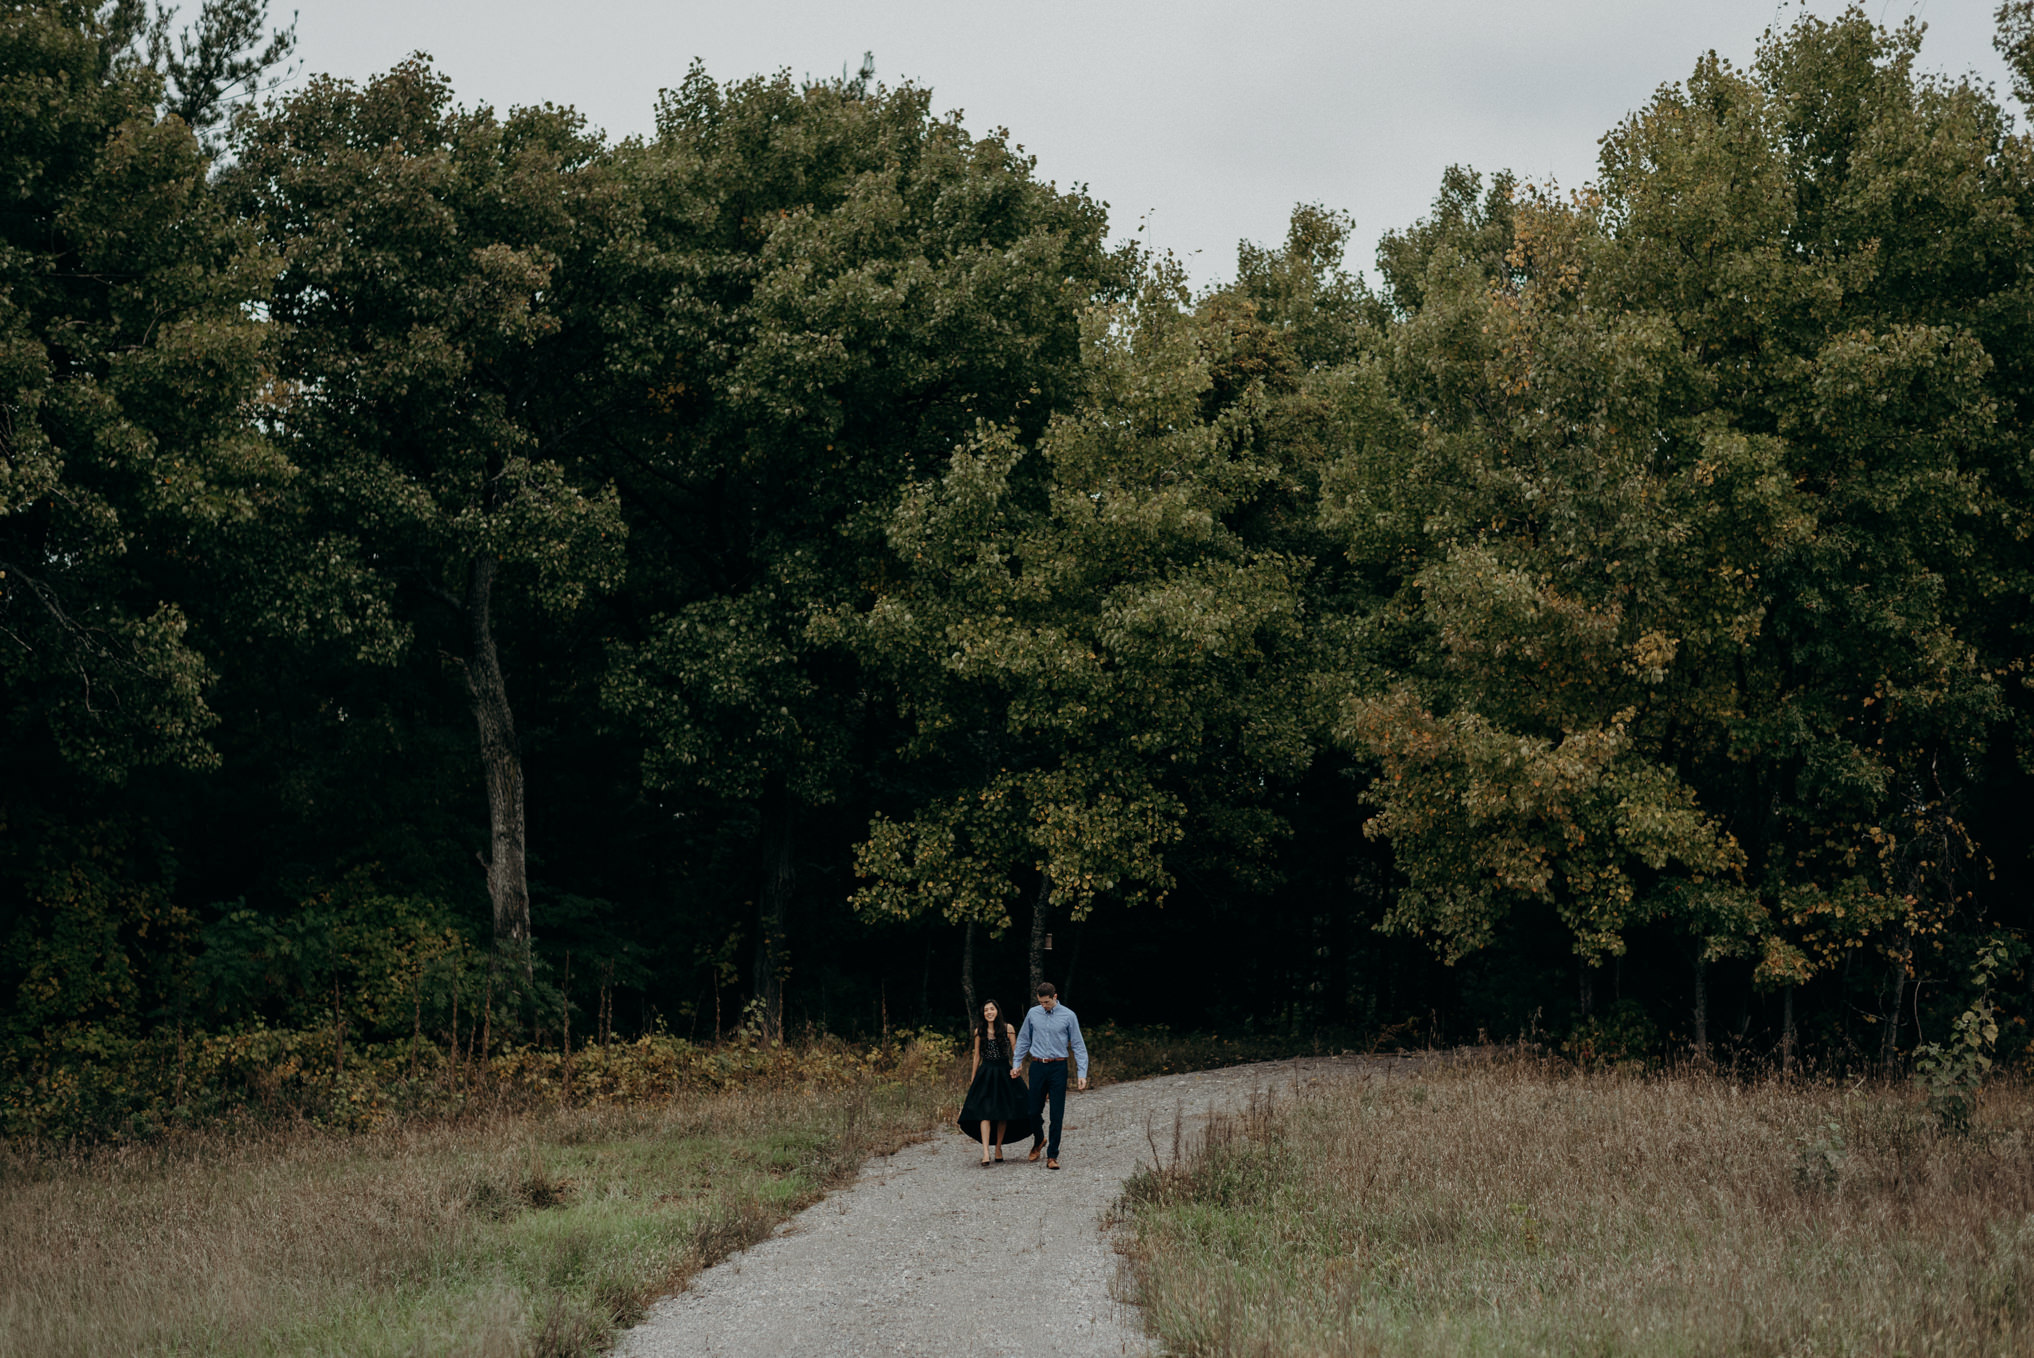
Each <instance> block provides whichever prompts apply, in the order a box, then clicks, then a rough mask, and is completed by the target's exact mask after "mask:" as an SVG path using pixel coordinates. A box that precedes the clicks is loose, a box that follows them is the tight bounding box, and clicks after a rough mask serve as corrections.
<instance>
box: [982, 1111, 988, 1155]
mask: <svg viewBox="0 0 2034 1358" xmlns="http://www.w3.org/2000/svg"><path fill="white" fill-rule="evenodd" d="M982 1163H983V1164H985V1165H986V1164H988V1163H989V1120H988V1119H987V1118H983V1119H982Z"/></svg>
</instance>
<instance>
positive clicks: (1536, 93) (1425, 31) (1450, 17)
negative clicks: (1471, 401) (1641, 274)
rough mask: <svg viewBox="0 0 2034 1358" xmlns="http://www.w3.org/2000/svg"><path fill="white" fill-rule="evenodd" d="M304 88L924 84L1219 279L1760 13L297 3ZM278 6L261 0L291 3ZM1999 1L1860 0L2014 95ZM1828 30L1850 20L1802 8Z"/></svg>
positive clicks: (652, 93)
mask: <svg viewBox="0 0 2034 1358" xmlns="http://www.w3.org/2000/svg"><path fill="white" fill-rule="evenodd" d="M298 3H300V4H301V6H302V8H301V12H300V18H299V27H298V32H299V35H300V38H301V50H300V56H301V58H302V60H303V63H304V67H305V69H306V70H309V71H324V72H330V73H333V74H336V75H342V76H348V77H352V78H356V79H357V78H361V77H365V76H368V75H371V74H373V73H374V72H376V71H379V70H383V69H386V68H387V67H388V66H390V65H392V64H394V63H395V62H396V61H398V60H400V59H401V58H402V57H403V56H405V55H406V54H408V53H410V52H413V51H425V52H428V53H430V54H431V56H432V57H433V58H434V59H435V60H436V62H437V64H438V66H439V68H440V69H441V70H443V71H444V72H445V73H446V74H447V75H448V76H449V77H450V78H451V79H452V82H453V84H454V87H455V88H456V89H457V90H458V91H459V95H460V98H461V100H462V101H463V102H468V103H480V102H485V103H491V104H494V105H496V106H498V107H503V108H506V107H507V106H510V105H514V104H527V103H538V102H542V101H546V100H549V101H551V102H555V103H564V104H571V105H573V106H575V107H577V108H578V109H580V110H581V111H583V112H584V113H585V114H586V115H587V116H588V118H589V119H590V120H591V121H592V122H593V123H594V124H595V125H596V126H599V127H602V128H604V129H606V131H607V132H608V133H609V134H610V135H614V136H620V135H624V134H627V133H642V132H647V131H649V130H650V128H651V125H652V109H653V106H654V103H655V100H656V97H657V92H658V91H659V90H660V89H663V88H665V87H667V86H671V85H675V84H677V83H678V81H679V79H680V78H681V77H682V76H683V75H684V73H685V69H686V66H687V65H688V64H689V63H690V62H691V60H692V59H693V58H694V57H698V58H700V59H701V60H703V61H704V62H705V63H706V68H707V70H708V71H709V72H711V73H712V75H713V76H714V77H715V78H717V79H720V80H728V79H732V78H738V77H741V76H746V75H751V74H755V73H758V72H770V71H775V70H778V69H782V68H789V69H790V70H791V71H792V72H793V73H794V74H797V75H801V76H802V75H806V74H811V75H814V76H822V75H837V74H839V73H840V70H841V68H842V66H843V65H844V64H845V65H847V66H849V67H852V66H854V65H857V64H859V62H860V58H861V55H862V53H863V52H864V51H865V50H867V51H873V52H874V53H875V59H876V70H877V75H878V78H879V79H881V80H884V81H886V82H890V83H896V82H898V81H900V80H904V79H909V80H912V81H914V82H916V83H918V84H921V85H929V86H931V88H932V91H933V101H934V103H935V105H936V106H937V107H938V108H939V109H941V110H945V109H952V108H959V109H962V110H965V113H966V121H967V124H968V126H969V127H970V128H971V129H973V130H975V131H977V132H981V131H986V130H987V129H989V128H992V127H997V126H1002V127H1007V128H1009V129H1010V131H1011V133H1012V134H1013V136H1014V137H1015V139H1016V140H1017V141H1018V142H1021V143H1022V144H1023V145H1024V146H1025V147H1026V148H1027V149H1028V150H1030V151H1031V152H1032V153H1033V154H1035V155H1036V156H1037V157H1038V165H1039V172H1040V173H1041V174H1042V175H1043V176H1045V177H1047V178H1049V179H1053V180H1055V181H1057V182H1058V183H1060V184H1061V185H1063V186H1064V185H1070V184H1076V183H1084V184H1086V185H1087V186H1088V188H1089V191H1090V192H1092V193H1093V194H1094V195H1095V196H1096V197H1098V198H1100V199H1102V200H1104V201H1106V202H1107V203H1108V204H1109V207H1110V220H1111V222H1112V223H1114V225H1115V228H1116V230H1117V231H1118V232H1119V233H1122V232H1128V231H1134V230H1136V229H1137V226H1138V223H1139V221H1140V220H1142V221H1144V222H1145V223H1146V224H1147V225H1146V238H1147V240H1149V241H1150V242H1151V243H1153V244H1154V245H1156V246H1158V247H1161V248H1167V249H1171V250H1172V251H1174V252H1175V253H1177V254H1179V255H1181V256H1182V257H1184V258H1186V259H1187V260H1188V262H1189V264H1190V267H1191V268H1192V271H1193V273H1194V276H1195V277H1196V278H1197V279H1198V280H1200V281H1201V282H1203V283H1206V282H1212V281H1215V280H1216V279H1218V278H1222V277H1226V276H1227V275H1228V274H1229V273H1230V271H1231V270H1232V269H1233V267H1234V262H1235V249H1236V242H1237V241H1238V240H1239V239H1243V238H1248V239H1252V240H1259V241H1273V240H1278V239H1281V238H1282V237H1283V235H1284V231H1285V219H1286V215H1287V213H1288V212H1289V211H1290V210H1291V208H1292V205H1293V204H1294V203H1297V202H1321V203H1326V204H1328V205H1330V206H1332V207H1339V208H1342V209H1345V210H1346V211H1348V212H1350V213H1352V214H1354V216H1355V218H1356V223H1357V243H1356V244H1355V246H1354V247H1353V248H1352V249H1351V251H1350V258H1349V264H1350V265H1351V266H1352V267H1359V268H1360V267H1365V266H1368V265H1369V263H1370V260H1371V256H1372V253H1373V248H1374V242H1375V240H1376V237H1377V235H1378V234H1379V233H1380V232H1382V231H1384V230H1387V229H1390V228H1392V227H1397V226H1403V225H1405V224H1407V223H1409V222H1411V221H1413V220H1414V219H1415V218H1417V217H1418V216H1420V215H1421V213H1422V212H1424V211H1425V209H1426V206H1427V204H1428V202H1429V201H1430V200H1431V198H1432V195H1433V191H1434V187H1435V185H1436V184H1437V183H1438V182H1439V179H1440V175H1441V171H1442V170H1443V168H1445V167H1446V166H1447V165H1449V164H1451V163H1458V162H1459V163H1464V164H1469V165H1473V166H1475V167H1476V168H1478V169H1482V170H1491V169H1498V168H1510V169H1513V170H1516V171H1518V172H1520V173H1521V174H1523V175H1526V176H1528V177H1530V178H1535V179H1546V178H1552V179H1555V180H1557V181H1558V182H1559V183H1560V184H1561V185H1563V186H1564V187H1572V186H1576V185H1580V184H1582V183H1584V182H1586V181H1587V180H1589V178H1590V177H1591V175H1592V173H1593V170H1594V166H1595V158H1596V140H1597V138H1598V137H1600V136H1601V135H1602V134H1603V133H1604V132H1605V131H1606V130H1608V129H1609V128H1610V127H1611V126H1613V125H1614V124H1615V123H1616V122H1617V121H1618V119H1620V118H1621V117H1622V116H1624V114H1626V113H1627V112H1629V111H1630V110H1632V109H1634V108H1636V107H1637V106H1639V105H1640V104H1641V103H1643V102H1644V101H1645V99H1646V97H1647V96H1648V95H1649V94H1650V93H1651V92H1652V90H1653V89H1654V88H1656V87H1657V86H1659V85H1660V84H1662V83H1663V82H1668V81H1676V80H1679V79H1681V78H1682V77H1684V76H1685V75H1686V74H1687V73H1688V72H1689V70H1690V69H1691V68H1692V67H1693V65H1694V63H1695V61H1696V59H1697V57H1698V56H1700V54H1701V53H1702V52H1704V51H1706V50H1708V49H1710V48H1714V49H1716V50H1717V51H1718V52H1720V53H1722V54H1723V55H1724V56H1726V57H1728V58H1730V59H1732V60H1733V61H1736V62H1738V63H1740V64H1742V63H1744V62H1746V61H1748V60H1749V59H1750V57H1751V56H1752V53H1753V51H1754V50H1755V48H1756V46H1757V43H1758V38H1759V34H1760V32H1761V31H1762V30H1764V29H1765V28H1766V27H1767V26H1768V25H1769V24H1772V23H1774V22H1776V21H1777V22H1781V23H1785V22H1786V21H1787V20H1788V19H1789V18H1790V16H1792V15H1793V14H1795V13H1798V12H1799V9H1800V8H1801V7H1800V6H1799V5H1796V4H1781V5H1779V6H1775V5H1774V4H1773V0H1693V2H1692V3H1691V0H1339V3H1338V2H1337V0H1255V3H1250V4H1241V3H1235V0H1229V2H1228V3H1210V2H1208V0H1163V2H1160V0H1082V2H1081V3H1073V2H1072V0H1029V2H1028V3H1017V2H1016V0H1005V2H1004V3H999V4H983V3H976V0H864V2H863V3H841V0H746V2H744V0H712V2H711V3H706V2H703V0H663V2H662V3H657V2H656V0H573V2H572V3H564V0H298ZM286 4H287V0H275V4H274V6H273V7H274V8H275V9H276V10H283V9H284V8H285V6H286ZM1994 7H1995V5H1994V0H1869V3H1867V4H1866V6H1865V8H1866V11H1867V13H1869V14H1871V15H1872V16H1873V17H1874V18H1883V20H1884V21H1885V22H1887V23H1897V22H1899V21H1900V20H1901V19H1903V18H1905V17H1906V16H1908V15H1910V14H1912V15H1916V16H1918V17H1919V18H1920V19H1922V20H1923V21H1924V22H1926V23H1927V25H1928V38H1927V41H1926V43H1925V45H1924V46H1923V48H1922V63H1923V65H1924V66H1926V67H1929V68H1932V69H1935V70H1938V71H1948V72H1955V73H1963V72H1969V71H1975V72H1976V73H1977V74H1978V75H1979V76H1980V78H1982V79H1985V80H1988V81H1991V82H1993V83H1994V84H1996V85H1997V86H1998V87H1999V89H2000V92H2001V95H2002V97H2005V91H2006V89H2007V80H2006V76H2005V69H2004V65H2003V63H2001V62H2000V61H1999V59H1998V57H1997V56H1996V54H1994V53H1993V51H1992V49H1991V35H1992V19H1991V15H1992V11H1993V9H1994ZM1806 8H1807V9H1809V10H1811V11H1813V12H1816V13H1820V14H1825V15H1827V14H1833V13H1836V12H1838V11H1839V10H1840V9H1841V8H1842V6H1841V4H1832V3H1809V4H1807V5H1806Z"/></svg>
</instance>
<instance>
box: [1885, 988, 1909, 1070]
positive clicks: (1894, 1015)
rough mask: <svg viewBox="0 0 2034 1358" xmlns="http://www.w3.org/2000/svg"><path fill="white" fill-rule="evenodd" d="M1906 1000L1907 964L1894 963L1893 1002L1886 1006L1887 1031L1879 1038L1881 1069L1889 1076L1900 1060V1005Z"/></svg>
mask: <svg viewBox="0 0 2034 1358" xmlns="http://www.w3.org/2000/svg"><path fill="white" fill-rule="evenodd" d="M1906 998H1907V964H1906V963H1905V962H1904V961H1899V962H1895V963H1893V1002H1892V1003H1891V1004H1889V1005H1887V1006H1886V1025H1885V1031H1884V1033H1883V1034H1882V1035H1881V1036H1880V1038H1879V1068H1880V1069H1881V1070H1883V1071H1884V1072H1885V1073H1886V1074H1888V1075H1891V1074H1892V1073H1893V1063H1894V1062H1896V1061H1898V1060H1899V1059H1900V1003H1901V1001H1903V1000H1905V999H1906Z"/></svg>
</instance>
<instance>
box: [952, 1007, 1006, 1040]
mask: <svg viewBox="0 0 2034 1358" xmlns="http://www.w3.org/2000/svg"><path fill="white" fill-rule="evenodd" d="M992 1004H996V1002H995V1001H994V1000H983V1001H982V1002H981V1003H980V1004H979V1005H977V1006H975V1039H976V1041H979V1042H987V1041H990V1040H992V1039H994V1038H996V1037H998V1036H1000V1034H998V1033H994V1032H991V1031H990V1029H989V1021H988V1020H987V1019H985V1018H983V1017H982V1010H984V1009H987V1008H988V1007H989V1006H990V1005H992ZM1007 1022H1009V1020H1008V1019H1005V1018H1004V1017H1003V1006H1002V1005H1000V1004H996V1026H997V1027H998V1028H1000V1027H1002V1026H1003V1025H1004V1024H1005V1023H1007ZM948 1031H949V1032H950V1031H952V1030H951V1029H949V1030H948Z"/></svg>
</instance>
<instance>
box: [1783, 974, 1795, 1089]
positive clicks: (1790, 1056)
mask: <svg viewBox="0 0 2034 1358" xmlns="http://www.w3.org/2000/svg"><path fill="white" fill-rule="evenodd" d="M1780 1073H1781V1074H1782V1075H1792V1074H1793V1073H1794V987H1792V986H1788V987H1787V988H1786V989H1785V990H1782V991H1781V992H1780Z"/></svg>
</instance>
